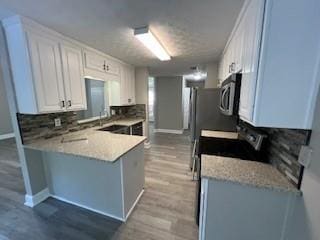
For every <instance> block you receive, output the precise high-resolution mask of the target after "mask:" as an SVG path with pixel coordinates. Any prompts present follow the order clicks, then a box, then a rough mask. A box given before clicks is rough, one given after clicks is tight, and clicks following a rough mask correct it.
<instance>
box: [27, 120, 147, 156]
mask: <svg viewBox="0 0 320 240" xmlns="http://www.w3.org/2000/svg"><path fill="white" fill-rule="evenodd" d="M136 121H138V120H137V119H136ZM139 122H141V121H139ZM112 124H114V122H113V123H112ZM112 124H111V125H112ZM107 125H110V123H108V124H106V125H104V126H107ZM104 126H99V127H94V128H90V129H85V130H81V131H77V132H74V133H68V134H65V135H62V136H58V137H54V138H50V139H40V140H37V141H34V142H32V143H28V144H25V145H24V147H25V148H27V149H33V150H40V151H45V152H57V153H64V154H70V155H74V156H81V157H88V158H90V159H96V160H102V161H107V162H114V161H116V160H117V159H119V158H120V157H121V156H122V155H124V154H125V153H127V152H128V151H130V150H131V149H132V148H134V147H135V146H137V145H139V144H140V143H142V142H144V140H145V139H146V137H142V136H132V135H121V134H114V133H110V132H105V131H97V129H99V128H101V127H104ZM62 139H64V142H62ZM81 139H82V140H81ZM70 140H71V142H70ZM73 140H75V141H73Z"/></svg>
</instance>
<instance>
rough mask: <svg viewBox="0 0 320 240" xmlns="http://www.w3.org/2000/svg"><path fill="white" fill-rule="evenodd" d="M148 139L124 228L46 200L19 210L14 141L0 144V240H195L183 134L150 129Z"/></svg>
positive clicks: (21, 195)
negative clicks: (140, 182)
mask: <svg viewBox="0 0 320 240" xmlns="http://www.w3.org/2000/svg"><path fill="white" fill-rule="evenodd" d="M150 140H151V148H150V149H146V150H145V171H146V176H145V193H144V195H143V196H142V198H141V200H140V202H139V203H138V205H137V207H136V208H135V210H134V211H133V213H132V215H131V216H130V218H129V220H128V221H127V222H126V223H125V224H121V222H119V221H116V220H113V219H111V218H108V217H105V216H102V215H99V214H95V213H93V212H90V211H87V210H85V209H82V208H78V207H75V206H72V205H70V204H66V203H63V202H60V201H57V200H55V199H51V198H50V199H47V200H46V201H45V202H43V203H41V204H39V205H38V206H36V207H35V208H34V209H31V208H28V207H26V206H24V205H23V202H24V194H25V191H24V185H23V180H22V175H21V171H20V166H19V161H18V155H17V151H16V147H15V143H14V141H13V140H5V141H0V239H1V240H7V239H10V240H20V239H21V240H22V239H33V240H37V239H39V240H40V239H41V240H43V239H64V240H69V239H77V240H81V239H86V240H93V239H103V240H105V239H125V240H129V239H130V240H131V239H132V240H133V239H154V240H157V239H159V240H162V239H163V240H170V239H177V240H182V239H190V240H193V239H197V235H198V228H197V226H196V224H195V220H194V201H195V182H192V181H191V174H190V171H189V159H190V142H189V139H188V135H187V134H184V135H173V134H164V133H155V134H152V131H151V139H150Z"/></svg>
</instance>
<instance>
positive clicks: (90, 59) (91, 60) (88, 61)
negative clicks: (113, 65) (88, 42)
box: [84, 51, 105, 73]
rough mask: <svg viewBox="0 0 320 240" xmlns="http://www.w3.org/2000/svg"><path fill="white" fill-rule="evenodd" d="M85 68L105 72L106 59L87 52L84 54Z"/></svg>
mask: <svg viewBox="0 0 320 240" xmlns="http://www.w3.org/2000/svg"><path fill="white" fill-rule="evenodd" d="M84 61H85V67H86V68H88V69H91V70H95V71H99V72H103V73H104V72H105V58H104V57H103V56H100V55H99V54H96V53H93V52H89V51H86V52H85V53H84Z"/></svg>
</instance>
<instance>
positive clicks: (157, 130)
mask: <svg viewBox="0 0 320 240" xmlns="http://www.w3.org/2000/svg"><path fill="white" fill-rule="evenodd" d="M153 131H154V132H155V133H171V134H183V129H181V130H174V129H160V128H158V129H154V130H153Z"/></svg>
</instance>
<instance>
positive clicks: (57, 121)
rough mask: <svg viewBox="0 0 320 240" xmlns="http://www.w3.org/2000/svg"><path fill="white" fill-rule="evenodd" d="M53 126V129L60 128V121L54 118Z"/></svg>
mask: <svg viewBox="0 0 320 240" xmlns="http://www.w3.org/2000/svg"><path fill="white" fill-rule="evenodd" d="M54 126H55V127H61V119H60V118H55V119H54Z"/></svg>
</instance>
